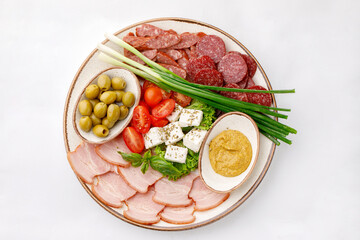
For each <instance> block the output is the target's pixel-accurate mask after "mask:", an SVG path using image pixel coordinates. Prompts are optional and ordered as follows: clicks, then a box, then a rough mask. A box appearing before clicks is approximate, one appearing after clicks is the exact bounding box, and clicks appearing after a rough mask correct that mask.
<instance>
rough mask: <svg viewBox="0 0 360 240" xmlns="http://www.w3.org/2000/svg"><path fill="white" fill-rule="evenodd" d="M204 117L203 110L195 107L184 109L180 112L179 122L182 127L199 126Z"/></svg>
mask: <svg viewBox="0 0 360 240" xmlns="http://www.w3.org/2000/svg"><path fill="white" fill-rule="evenodd" d="M202 119H203V112H202V111H200V110H194V109H183V110H182V111H181V114H180V119H179V123H180V126H181V127H189V126H195V127H196V126H199V125H200V123H201V121H202Z"/></svg>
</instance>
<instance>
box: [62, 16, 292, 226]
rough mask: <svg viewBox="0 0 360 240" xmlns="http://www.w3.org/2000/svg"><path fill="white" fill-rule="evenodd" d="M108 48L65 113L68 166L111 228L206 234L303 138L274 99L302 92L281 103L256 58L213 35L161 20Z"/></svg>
mask: <svg viewBox="0 0 360 240" xmlns="http://www.w3.org/2000/svg"><path fill="white" fill-rule="evenodd" d="M105 36H106V38H107V40H105V41H103V42H102V43H100V44H98V45H97V49H95V50H94V51H93V52H91V53H90V55H89V56H88V57H87V58H86V60H85V61H84V63H83V64H82V66H81V67H80V69H79V70H78V72H77V73H76V75H75V78H74V80H73V82H72V84H71V86H70V89H69V92H68V96H67V99H66V104H65V110H64V140H65V147H66V151H67V154H68V161H69V163H70V165H71V167H72V169H73V170H74V172H75V174H76V175H77V177H78V180H79V182H80V183H81V185H82V186H83V187H84V189H85V190H86V191H87V192H88V193H89V195H90V196H91V197H92V198H93V199H94V200H95V201H96V202H97V203H98V204H99V205H100V206H101V207H103V208H104V209H105V210H106V211H108V212H109V213H111V214H113V215H114V216H116V217H118V218H120V219H122V220H124V221H126V222H128V223H131V224H134V225H137V226H140V227H145V228H149V229H154V230H165V231H170V230H185V229H192V228H196V227H200V226H203V225H206V224H209V223H212V222H214V221H217V220H219V219H220V218H222V217H224V216H226V215H227V214H229V213H230V212H232V211H233V210H234V209H236V208H237V207H239V206H240V205H241V204H242V203H243V202H244V201H245V200H246V199H247V198H249V196H250V195H251V194H252V193H253V191H254V190H255V189H256V188H257V186H258V185H259V184H260V182H261V181H262V179H263V178H264V176H265V174H266V172H267V170H268V168H269V166H270V163H271V161H272V158H273V154H274V151H275V147H276V145H278V144H279V141H278V140H281V141H283V142H285V143H289V144H291V141H290V140H288V139H287V138H286V136H287V135H288V134H289V133H296V130H295V129H293V128H290V127H288V126H286V125H283V124H280V123H278V122H277V118H278V117H283V118H286V115H284V114H282V113H279V112H281V111H289V109H284V108H277V104H276V101H275V97H274V93H287V92H293V91H285V90H284V91H282V90H279V91H278V92H277V91H273V90H272V88H271V85H270V82H269V80H268V78H267V76H266V74H265V72H264V70H263V69H262V67H261V65H260V64H259V62H258V61H257V60H256V58H255V57H254V56H253V55H252V54H251V53H250V51H249V50H247V49H246V48H245V46H244V45H242V44H241V43H240V42H239V41H238V40H236V39H235V38H234V37H232V36H231V35H229V34H228V33H225V32H224V31H222V30H220V29H218V28H216V27H214V26H212V25H209V24H206V23H202V22H198V21H195V20H190V19H182V18H159V19H152V20H147V21H143V22H140V23H136V24H134V25H131V26H129V27H126V28H124V29H122V30H120V31H118V32H116V33H115V34H106V35H105ZM94 46H96V43H95V42H94ZM121 71H128V72H129V73H131V74H128V76H131V77H129V78H127V79H126V78H125V77H123V76H119V75H116V73H118V72H121ZM107 73H109V74H107ZM134 74H135V75H137V77H133V76H135V75H134ZM125 75H126V74H125ZM125 75H124V76H125ZM126 76H127V75H126ZM134 81H135V82H134ZM136 84H140V85H141V88H142V89H141V93H139V91H138V90H136V88H131V86H136ZM114 129H121V131H120V132H115V130H114ZM111 134H116V136H113V137H111V138H110V137H109V136H111ZM84 136H89V137H88V138H86V137H84ZM107 138H108V139H109V140H104V139H107ZM198 167H200V169H198ZM222 183H223V184H222Z"/></svg>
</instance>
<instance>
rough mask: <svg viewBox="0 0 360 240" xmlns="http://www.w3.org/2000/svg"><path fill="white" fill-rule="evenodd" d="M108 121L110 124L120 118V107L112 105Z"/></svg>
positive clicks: (108, 113) (108, 111) (108, 112)
mask: <svg viewBox="0 0 360 240" xmlns="http://www.w3.org/2000/svg"><path fill="white" fill-rule="evenodd" d="M106 117H107V119H108V120H109V121H110V122H116V121H117V120H119V117H120V107H119V106H118V105H116V104H114V103H113V104H110V105H109V106H108V109H107V115H106Z"/></svg>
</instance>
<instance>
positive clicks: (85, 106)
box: [79, 100, 92, 116]
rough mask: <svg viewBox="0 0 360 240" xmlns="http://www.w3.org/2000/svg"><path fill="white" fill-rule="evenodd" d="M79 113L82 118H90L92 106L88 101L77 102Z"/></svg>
mask: <svg viewBox="0 0 360 240" xmlns="http://www.w3.org/2000/svg"><path fill="white" fill-rule="evenodd" d="M79 112H80V114H81V115H83V116H90V115H91V112H92V106H91V103H90V101H89V100H81V101H80V102H79Z"/></svg>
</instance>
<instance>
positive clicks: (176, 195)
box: [153, 172, 198, 207]
mask: <svg viewBox="0 0 360 240" xmlns="http://www.w3.org/2000/svg"><path fill="white" fill-rule="evenodd" d="M197 176H198V173H195V172H191V173H190V174H189V175H187V176H185V177H182V178H180V179H179V180H177V181H170V180H168V179H167V178H162V179H160V180H159V181H157V182H156V183H155V195H154V198H153V200H154V201H155V202H157V203H160V204H163V205H166V206H170V207H186V206H189V205H191V204H192V200H191V199H190V198H189V197H188V195H189V192H190V189H191V186H192V183H193V180H194V179H195V178H196V177H197Z"/></svg>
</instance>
